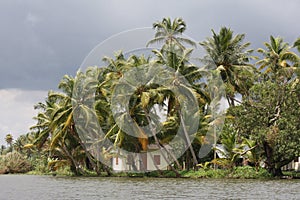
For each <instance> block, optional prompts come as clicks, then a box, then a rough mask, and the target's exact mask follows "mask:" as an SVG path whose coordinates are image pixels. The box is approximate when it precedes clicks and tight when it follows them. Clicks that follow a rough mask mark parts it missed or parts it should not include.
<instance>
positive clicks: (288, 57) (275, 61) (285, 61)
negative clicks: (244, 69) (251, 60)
mask: <svg viewBox="0 0 300 200" xmlns="http://www.w3.org/2000/svg"><path fill="white" fill-rule="evenodd" d="M296 43H297V42H296ZM296 43H295V44H296ZM264 45H265V47H266V50H264V49H261V48H259V49H258V50H257V51H258V52H259V53H261V54H262V55H263V59H261V60H259V61H258V62H257V63H256V64H257V65H258V66H259V70H263V74H265V75H266V76H267V77H268V78H271V79H272V80H274V79H277V78H279V79H278V80H279V81H282V80H281V79H282V78H283V77H285V78H286V80H287V81H288V80H290V78H292V76H293V73H294V72H295V69H296V68H297V67H298V66H299V57H298V56H297V54H295V53H294V52H292V51H290V46H289V45H288V43H285V42H283V39H282V38H280V37H277V38H274V37H273V36H270V43H267V42H265V43H264Z"/></svg>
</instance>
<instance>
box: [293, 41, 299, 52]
mask: <svg viewBox="0 0 300 200" xmlns="http://www.w3.org/2000/svg"><path fill="white" fill-rule="evenodd" d="M294 47H297V49H298V51H299V52H300V38H298V39H297V40H296V42H295V43H294Z"/></svg>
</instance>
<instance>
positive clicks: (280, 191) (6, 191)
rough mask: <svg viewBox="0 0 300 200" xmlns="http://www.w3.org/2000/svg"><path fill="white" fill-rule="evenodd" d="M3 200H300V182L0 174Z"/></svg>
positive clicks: (0, 193) (0, 197)
mask: <svg viewBox="0 0 300 200" xmlns="http://www.w3.org/2000/svg"><path fill="white" fill-rule="evenodd" d="M0 199H1V200H14V199H16V200H34V199H41V200H50V199H51V200H58V199H64V200H68V199H70V200H76V199H87V200H89V199H93V200H96V199H109V200H111V199H119V200H127V199H143V200H145V199H197V200H198V199H300V180H299V179H298V180H249V179H246V180H242V179H222V180H221V179H170V178H168V179H165V178H103V177H101V178H98V177H52V176H34V175H1V176H0Z"/></svg>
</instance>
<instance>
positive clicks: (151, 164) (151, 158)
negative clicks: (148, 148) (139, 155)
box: [147, 151, 168, 171]
mask: <svg viewBox="0 0 300 200" xmlns="http://www.w3.org/2000/svg"><path fill="white" fill-rule="evenodd" d="M163 152H164V151H163ZM164 155H165V157H167V154H166V152H164ZM155 156H159V157H160V164H159V165H157V167H158V168H159V169H161V170H167V167H168V162H167V161H166V160H165V159H164V157H163V155H162V152H160V151H155V152H153V153H151V154H150V153H148V154H147V170H148V171H153V170H157V169H156V167H155V165H154V160H155Z"/></svg>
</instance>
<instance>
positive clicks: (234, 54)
mask: <svg viewBox="0 0 300 200" xmlns="http://www.w3.org/2000/svg"><path fill="white" fill-rule="evenodd" d="M212 33H213V36H212V37H210V38H207V40H206V41H203V42H200V43H199V44H200V45H201V46H203V47H204V49H205V50H206V53H207V54H206V55H205V56H204V58H203V59H201V60H202V62H203V63H204V64H206V67H207V68H208V69H213V70H218V71H219V72H220V75H221V77H222V80H223V81H224V83H225V84H226V92H227V100H228V103H229V105H230V106H234V104H235V94H236V93H240V94H242V95H246V94H247V91H248V89H249V88H250V87H251V86H252V78H251V77H252V76H253V72H254V70H255V68H254V67H253V65H251V64H250V63H249V61H250V59H253V58H254V57H253V56H251V53H252V52H253V50H251V49H248V47H249V45H250V43H249V42H247V43H243V40H244V38H245V34H237V35H233V31H232V30H231V29H229V28H226V27H222V28H221V29H220V32H219V33H215V31H214V30H212Z"/></svg>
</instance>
